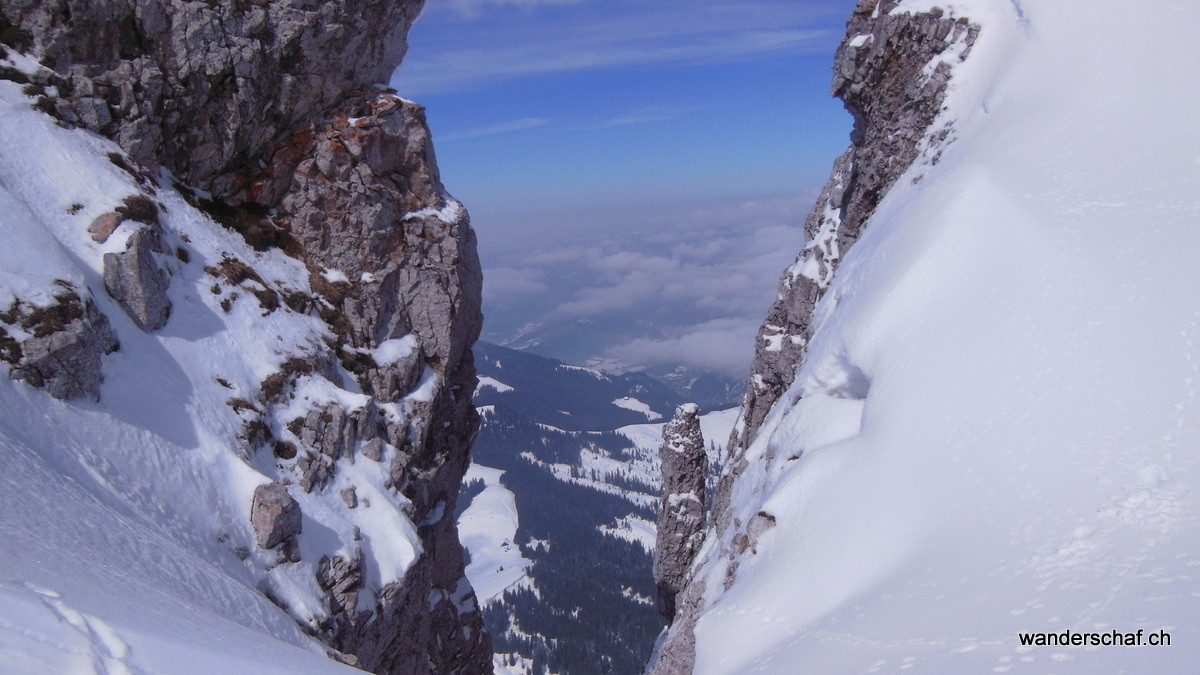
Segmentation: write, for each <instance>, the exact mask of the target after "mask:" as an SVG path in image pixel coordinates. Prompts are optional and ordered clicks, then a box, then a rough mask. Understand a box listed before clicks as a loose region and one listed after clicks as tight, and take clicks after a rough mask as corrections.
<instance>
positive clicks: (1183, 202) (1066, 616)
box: [695, 0, 1200, 675]
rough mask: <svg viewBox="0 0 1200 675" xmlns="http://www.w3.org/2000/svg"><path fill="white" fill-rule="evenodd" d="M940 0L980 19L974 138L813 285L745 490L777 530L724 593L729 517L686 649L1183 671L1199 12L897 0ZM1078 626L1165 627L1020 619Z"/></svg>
mask: <svg viewBox="0 0 1200 675" xmlns="http://www.w3.org/2000/svg"><path fill="white" fill-rule="evenodd" d="M935 4H936V5H939V6H942V7H947V8H948V9H950V10H951V11H952V12H954V13H955V14H958V15H964V16H969V17H970V18H971V19H972V20H973V21H977V22H979V23H981V24H982V26H983V29H982V32H981V34H980V37H979V40H978V42H977V43H976V45H975V47H974V49H973V51H972V53H971V56H970V57H969V58H968V60H967V62H966V63H965V64H963V65H961V66H956V73H955V75H954V78H955V79H954V81H953V87H952V89H951V91H950V93H949V96H948V98H947V100H946V110H945V112H944V113H943V119H942V120H941V121H940V123H945V122H948V121H951V120H952V121H953V124H954V129H955V134H956V136H957V138H958V140H956V141H955V142H954V143H953V144H951V145H950V146H948V148H947V149H946V150H945V152H944V154H943V156H942V158H941V161H940V162H939V163H937V164H936V165H934V164H933V163H932V162H931V161H930V160H929V158H928V157H926V158H924V159H922V160H919V162H918V165H917V166H915V167H913V169H912V170H911V172H910V174H909V175H908V176H906V177H902V178H901V179H900V180H899V181H898V182H897V184H896V186H895V187H894V188H893V189H892V190H891V191H890V192H889V193H888V195H887V196H886V197H885V199H884V200H883V202H882V203H881V204H880V206H879V208H878V210H877V212H876V214H875V216H874V217H873V218H872V220H871V222H870V224H869V226H868V228H867V229H866V232H865V234H864V236H863V238H862V239H861V240H860V241H859V242H858V243H857V244H856V245H855V247H854V248H852V249H851V250H850V251H849V252H848V253H846V254H845V256H844V259H843V262H842V265H841V267H840V269H839V271H838V273H837V276H836V277H835V278H834V279H833V281H832V283H831V285H830V286H829V291H828V294H827V295H826V296H825V297H824V299H823V300H822V301H821V302H820V304H819V305H818V307H817V314H816V316H817V323H816V331H815V334H814V335H813V338H812V340H811V341H810V343H809V351H808V358H807V361H806V363H805V364H804V366H803V368H802V369H801V371H800V372H799V373H798V377H797V379H796V382H795V384H794V385H793V386H792V388H791V390H790V391H788V392H787V394H785V396H784V397H783V398H782V400H781V403H780V404H779V405H777V406H776V408H775V409H774V410H773V411H772V412H771V414H770V415H769V416H768V418H767V421H766V423H765V425H764V426H763V428H762V430H761V431H760V433H759V436H758V438H757V440H756V442H755V443H754V445H753V446H752V447H751V448H750V450H749V452H748V456H749V457H750V458H751V460H752V461H751V463H750V466H749V467H748V469H747V470H746V472H745V473H743V474H742V475H741V476H740V477H739V479H738V480H737V482H736V484H735V486H734V491H733V495H732V499H733V505H734V507H733V508H734V513H733V516H734V518H736V519H739V520H740V521H741V522H743V523H747V522H750V519H751V518H752V517H753V516H754V514H755V513H758V512H759V511H764V512H766V513H769V514H772V515H773V516H774V517H775V518H776V524H775V526H774V527H771V528H769V529H766V531H765V532H763V533H762V534H761V535H760V536H758V538H757V540H756V542H755V543H754V546H753V547H751V549H750V550H748V551H747V552H746V553H744V554H743V555H741V556H739V557H738V561H739V563H740V564H739V565H738V567H737V570H736V573H735V575H734V577H733V580H732V583H731V584H730V585H729V586H728V587H727V588H728V590H725V591H724V592H722V589H723V588H725V583H726V562H727V561H728V559H727V558H726V557H725V554H724V553H722V552H721V551H720V550H718V547H728V546H729V545H730V541H729V538H730V537H731V536H732V534H733V532H726V533H725V534H724V539H722V541H720V542H718V541H714V540H713V539H712V538H711V537H710V539H709V541H708V542H707V543H706V545H705V546H706V552H708V553H710V554H711V556H710V557H707V558H706V559H705V561H704V562H703V564H702V566H701V567H700V575H701V578H702V579H704V580H706V582H707V586H706V587H707V589H708V595H707V596H706V599H705V609H704V613H703V614H702V616H701V618H700V620H699V623H698V625H697V628H696V638H697V640H696V645H697V667H696V671H695V672H696V673H698V674H700V675H703V674H707V673H734V672H790V671H791V670H793V669H794V668H795V667H796V664H804V667H805V669H808V670H812V671H814V672H899V671H902V670H905V669H909V668H912V669H914V670H916V671H924V672H1008V671H1010V670H1011V671H1013V672H1048V671H1053V672H1119V671H1125V672H1190V670H1191V669H1193V668H1194V664H1195V663H1196V661H1197V659H1198V658H1200V615H1198V614H1197V611H1196V600H1195V599H1196V597H1197V596H1200V582H1198V581H1197V579H1198V577H1197V576H1196V574H1195V568H1196V567H1197V566H1200V551H1198V550H1197V547H1196V542H1197V541H1200V471H1198V469H1200V467H1198V466H1197V464H1198V461H1197V460H1198V456H1197V453H1196V448H1197V447H1200V401H1198V400H1197V388H1196V387H1197V382H1200V377H1198V372H1200V348H1198V345H1200V343H1198V339H1200V311H1198V310H1197V308H1198V307H1200V268H1198V267H1197V266H1196V265H1195V260H1194V258H1195V251H1196V250H1200V229H1198V228H1197V227H1196V225H1197V222H1198V221H1200V161H1198V158H1200V136H1197V135H1196V134H1195V122H1194V111H1195V110H1196V108H1197V107H1198V105H1200V95H1198V94H1197V91H1196V89H1195V88H1194V87H1191V86H1186V85H1184V84H1183V83H1191V82H1196V81H1200V72H1198V69H1200V49H1198V48H1197V46H1196V45H1195V44H1193V43H1182V42H1178V41H1173V40H1163V39H1161V30H1162V27H1163V26H1184V25H1192V26H1194V25H1200V6H1197V5H1196V4H1194V3H1166V2H1158V3H1139V4H1138V5H1137V6H1136V7H1134V6H1131V5H1128V4H1127V3H1094V2H1083V1H1081V0H1072V1H1066V0H1053V1H1049V0H1044V1H1042V2H1033V1H1031V0H1023V1H1022V2H1021V3H1019V5H1018V4H1017V3H1013V2H1009V0H970V1H967V0H962V1H958V2H941V1H939V2H934V1H933V0H928V1H926V0H921V1H920V2H912V1H909V2H905V3H903V4H902V5H901V6H900V8H899V9H897V10H894V11H918V10H920V9H924V8H926V7H928V6H932V5H935ZM1018 9H1019V10H1020V13H1018ZM916 176H923V178H922V180H921V181H920V182H919V183H916V184H914V183H913V181H912V180H911V179H912V178H914V177H916ZM797 401H799V402H798V403H797ZM751 551H756V553H752V552H751ZM1068 629H1070V630H1075V631H1109V630H1112V629H1117V630H1119V631H1122V632H1128V631H1137V630H1139V629H1145V630H1146V631H1147V632H1153V631H1158V630H1160V629H1166V630H1167V631H1169V632H1170V634H1171V638H1172V644H1171V646H1170V647H1143V648H1121V647H1071V648H1054V647H1022V646H1021V645H1020V643H1019V641H1018V639H1017V633H1018V632H1023V631H1054V632H1059V633H1061V632H1062V631H1064V630H1068Z"/></svg>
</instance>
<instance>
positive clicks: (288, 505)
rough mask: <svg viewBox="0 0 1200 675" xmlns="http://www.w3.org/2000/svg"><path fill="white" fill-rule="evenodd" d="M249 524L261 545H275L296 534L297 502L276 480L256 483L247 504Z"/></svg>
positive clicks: (298, 528)
mask: <svg viewBox="0 0 1200 675" xmlns="http://www.w3.org/2000/svg"><path fill="white" fill-rule="evenodd" d="M250 524H251V525H253V526H254V536H255V538H256V539H257V540H258V545H259V546H261V547H263V548H275V547H276V546H278V545H280V544H282V543H283V542H285V541H288V540H291V539H295V538H296V535H298V534H300V505H299V504H297V503H296V500H295V499H293V498H292V496H291V495H289V494H288V492H287V488H285V487H284V486H283V485H282V484H280V483H267V484H266V485H259V486H258V487H257V488H255V490H254V502H253V504H252V505H251V506H250Z"/></svg>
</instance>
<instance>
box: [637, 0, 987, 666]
mask: <svg viewBox="0 0 1200 675" xmlns="http://www.w3.org/2000/svg"><path fill="white" fill-rule="evenodd" d="M898 4H899V1H898V0H860V1H859V3H858V6H857V7H856V8H855V9H854V12H853V14H852V15H851V17H850V19H849V21H848V22H847V27H846V35H845V38H844V39H843V40H842V43H841V45H840V46H839V47H838V50H837V53H836V55H835V58H834V68H833V70H834V78H833V86H832V93H833V95H835V96H837V97H839V98H841V99H842V101H843V102H844V104H845V106H846V109H847V110H849V111H850V113H851V114H852V115H853V116H854V130H853V131H852V133H851V137H850V138H851V145H850V147H849V148H848V149H847V150H846V152H845V153H843V154H842V155H841V156H840V157H838V158H837V160H836V161H835V162H834V166H833V171H832V174H831V175H830V178H829V182H828V183H827V184H826V185H825V188H824V189H823V190H822V192H821V195H820V196H819V197H818V199H817V202H816V204H815V205H814V206H813V208H812V210H811V211H810V212H809V215H808V219H807V220H806V222H805V232H806V235H807V239H808V243H807V244H806V245H805V247H804V249H803V250H802V251H801V252H800V255H799V256H798V258H797V260H796V262H795V264H793V265H792V266H791V267H789V268H788V269H787V270H785V271H784V274H783V277H782V278H781V279H780V282H779V295H778V296H777V298H776V301H775V303H774V304H773V305H772V307H771V309H770V311H769V312H768V314H767V318H766V320H765V321H764V322H763V325H762V327H761V328H760V329H759V332H758V337H757V341H756V344H757V347H756V350H755V356H754V361H753V364H752V365H751V371H750V380H749V383H748V385H747V392H746V396H745V398H744V400H743V402H742V409H741V413H740V415H739V420H738V423H737V424H736V425H735V426H734V430H733V434H732V435H731V437H730V441H729V445H728V446H727V448H728V452H729V457H728V460H727V462H726V467H727V468H726V470H725V473H724V474H723V475H722V476H721V478H720V480H719V481H718V483H717V490H716V493H715V495H714V498H713V507H712V512H711V517H710V529H709V531H708V535H707V536H708V537H711V538H714V539H716V540H717V541H718V542H720V543H719V545H718V546H716V547H713V549H712V553H710V554H708V555H710V556H714V557H725V558H727V559H728V560H727V563H726V564H727V566H726V573H727V579H732V576H733V575H734V574H736V570H737V559H738V557H739V556H741V555H743V554H745V553H747V552H750V553H753V550H754V541H755V539H756V538H757V536H758V535H759V534H761V533H762V532H764V531H765V530H766V529H769V528H770V526H771V525H772V524H773V522H774V517H773V516H771V515H770V514H766V513H760V514H758V515H756V516H755V517H754V518H753V519H752V522H749V523H739V522H735V521H732V520H731V518H730V515H729V499H730V493H731V490H732V486H733V483H734V481H736V480H737V477H738V476H739V475H741V474H742V473H743V472H744V471H745V470H746V468H747V461H746V458H745V456H744V455H745V451H746V448H747V447H749V445H750V443H751V442H753V440H754V437H755V434H756V432H757V431H758V429H759V427H760V426H761V425H762V423H763V420H764V419H765V418H766V416H767V414H768V413H769V412H770V410H771V409H772V407H774V405H775V404H776V403H777V402H778V401H779V399H780V397H781V396H782V395H783V393H784V392H785V391H787V389H788V388H789V387H790V386H791V384H792V381H793V379H794V378H795V374H796V371H797V369H798V368H799V367H800V365H801V363H802V362H803V360H804V354H805V348H806V346H807V344H808V340H809V339H810V338H811V337H812V331H813V310H814V308H815V307H816V304H817V301H818V300H820V299H821V297H822V295H824V293H825V290H826V289H827V288H828V286H829V284H830V282H831V281H832V280H833V276H834V273H835V271H836V270H837V266H838V263H839V261H840V260H841V259H842V257H843V256H844V255H845V254H846V251H848V250H849V249H850V247H851V246H853V245H854V243H855V242H856V241H857V240H858V238H859V236H860V234H861V233H862V230H863V227H864V226H865V225H866V224H867V222H868V221H869V219H870V217H871V215H872V213H874V210H875V207H876V206H877V205H878V204H879V202H880V201H881V200H882V199H883V198H884V196H885V195H886V194H887V191H888V189H889V188H891V187H892V185H893V184H895V182H896V181H897V180H899V179H900V177H901V176H902V175H904V174H905V172H907V171H908V170H909V168H910V167H911V166H912V165H913V164H914V162H915V161H916V160H917V159H918V158H921V157H927V158H928V160H929V161H930V162H933V163H936V162H937V160H938V157H939V156H940V154H939V153H940V149H941V148H942V147H944V146H945V145H946V144H947V143H950V142H951V141H952V140H953V129H952V128H951V127H949V126H948V125H939V122H938V113H939V112H940V111H941V109H942V101H943V99H944V97H945V91H946V86H947V84H948V82H949V78H950V74H951V70H952V66H953V64H955V63H957V62H959V61H961V60H963V59H965V58H967V56H968V55H969V54H970V50H971V45H972V44H973V43H974V41H975V38H976V36H977V35H978V30H979V29H978V27H977V26H976V25H973V24H971V23H970V22H969V21H968V20H966V19H964V18H957V19H954V18H948V17H946V16H945V15H944V13H943V12H942V10H940V9H937V8H935V9H933V10H931V11H929V12H921V13H897V14H892V13H891V11H892V10H893V9H894V8H895V7H896V6H897V5H898ZM919 178H920V176H915V177H914V180H919ZM767 451H768V452H770V451H771V450H770V449H769V448H768V450H767ZM703 586H704V584H703V583H702V582H701V581H699V580H691V581H690V582H689V583H688V584H687V586H686V587H685V589H684V590H683V592H682V593H681V594H680V596H679V598H678V616H677V618H676V620H675V622H674V623H673V624H672V626H671V628H670V633H669V635H668V637H667V639H666V640H665V641H664V643H663V644H662V646H661V648H660V650H659V652H658V654H657V656H656V658H655V659H654V661H653V662H652V663H651V664H650V666H649V668H648V672H650V673H671V674H675V673H689V672H691V670H692V665H693V663H694V661H695V636H694V632H693V629H694V627H695V622H696V620H697V618H698V614H699V612H700V608H701V606H702V604H703V602H704V596H705V593H707V592H713V593H715V592H719V590H720V589H706V588H704V587H703Z"/></svg>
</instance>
